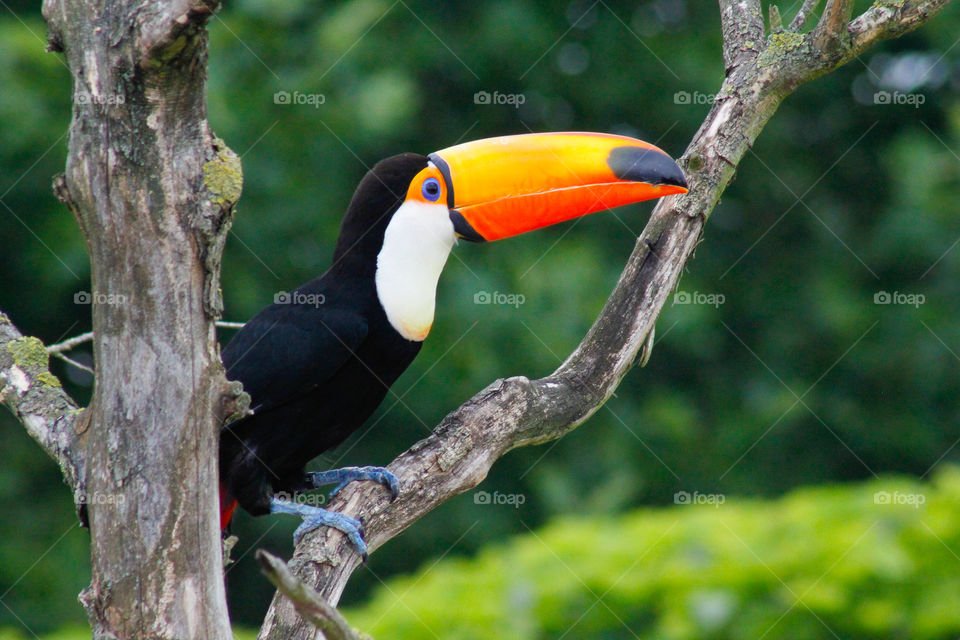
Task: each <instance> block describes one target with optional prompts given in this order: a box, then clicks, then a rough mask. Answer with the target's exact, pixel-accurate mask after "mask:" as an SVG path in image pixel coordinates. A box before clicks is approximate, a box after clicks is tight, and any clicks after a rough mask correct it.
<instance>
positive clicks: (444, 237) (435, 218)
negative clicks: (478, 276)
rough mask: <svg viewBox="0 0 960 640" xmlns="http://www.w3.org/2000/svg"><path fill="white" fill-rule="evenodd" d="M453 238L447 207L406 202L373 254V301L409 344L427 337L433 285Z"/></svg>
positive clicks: (430, 321) (444, 261)
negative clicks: (374, 290)
mask: <svg viewBox="0 0 960 640" xmlns="http://www.w3.org/2000/svg"><path fill="white" fill-rule="evenodd" d="M456 238H457V237H456V235H455V234H454V231H453V223H452V222H450V211H449V210H448V209H447V207H446V205H445V204H427V203H425V202H419V201H417V200H408V201H406V202H404V203H403V204H402V205H400V208H399V209H397V212H396V213H394V214H393V218H392V219H391V220H390V223H389V224H388V225H387V230H386V232H385V233H384V236H383V248H382V249H380V253H379V254H378V255H377V275H376V284H377V297H378V298H379V299H380V304H381V306H383V310H384V311H385V312H386V314H387V320H389V321H390V325H391V326H392V327H393V328H394V329H396V330H397V332H398V333H399V334H400V335H402V336H403V337H404V338H406V339H407V340H413V341H415V342H420V341H422V340H423V339H424V338H426V337H427V334H428V333H430V327H431V326H432V325H433V313H434V310H435V307H436V299H437V281H438V280H439V279H440V272H441V271H443V265H444V264H446V262H447V256H449V255H450V249H452V248H453V245H454V244H455V243H456Z"/></svg>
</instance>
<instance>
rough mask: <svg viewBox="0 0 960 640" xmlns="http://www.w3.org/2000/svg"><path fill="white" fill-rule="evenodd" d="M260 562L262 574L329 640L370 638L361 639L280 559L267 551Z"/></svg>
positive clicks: (340, 616) (328, 604)
mask: <svg viewBox="0 0 960 640" xmlns="http://www.w3.org/2000/svg"><path fill="white" fill-rule="evenodd" d="M257 560H258V561H259V562H260V570H261V571H263V573H264V575H266V576H267V579H269V580H270V582H272V583H273V585H274V586H275V587H276V588H277V590H278V591H279V592H280V593H282V594H283V595H285V596H286V597H288V598H289V599H290V601H291V602H292V603H293V606H294V608H296V610H297V612H298V613H299V614H300V615H301V616H303V618H304V619H305V620H306V621H307V622H309V623H310V624H312V625H314V626H315V627H317V628H318V629H320V631H322V632H323V633H324V635H325V636H326V637H327V640H361V638H369V636H361V635H360V634H358V633H357V632H356V631H355V630H354V629H353V628H351V627H350V625H349V624H348V623H347V620H346V618H344V617H343V616H342V615H340V612H339V611H337V610H336V608H335V607H333V606H332V605H331V604H330V603H329V602H327V601H326V600H324V599H323V598H321V597H320V594H319V593H317V592H316V591H314V590H313V589H311V588H310V587H308V586H307V585H305V584H303V582H302V581H301V580H300V579H299V578H297V577H296V576H295V575H293V572H292V571H290V568H289V567H287V565H286V563H285V562H284V561H283V560H281V559H280V558H278V557H276V556H275V555H273V554H270V553H267V552H266V551H264V550H263V549H258V550H257Z"/></svg>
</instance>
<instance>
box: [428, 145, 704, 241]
mask: <svg viewBox="0 0 960 640" xmlns="http://www.w3.org/2000/svg"><path fill="white" fill-rule="evenodd" d="M430 160H431V161H432V162H433V164H434V165H436V166H437V168H438V169H439V170H440V172H441V173H442V174H443V177H444V180H445V181H446V185H447V190H446V193H447V206H448V207H449V208H450V218H451V220H452V221H453V226H454V230H455V231H456V233H457V235H458V236H460V237H461V238H464V239H466V240H472V241H475V242H482V241H485V240H499V239H500V238H506V237H509V236H515V235H518V234H521V233H525V232H527V231H533V230H534V229H540V228H541V227H546V226H548V225H551V224H556V223H558V222H563V221H564V220H570V219H571V218H577V217H580V216H584V215H587V214H588V213H594V212H596V211H602V210H604V209H611V208H613V207H619V206H621V205H625V204H629V203H631V202H640V201H642V200H650V199H651V198H660V197H662V196H669V195H673V194H677V193H686V192H687V182H686V180H685V179H684V177H683V172H682V171H680V167H678V166H677V164H676V163H675V162H674V161H673V159H672V158H671V157H670V156H668V155H667V154H666V153H664V152H663V151H661V150H660V149H658V148H657V147H655V146H653V145H652V144H648V143H646V142H642V141H640V140H635V139H633V138H627V137H625V136H615V135H608V134H603V133H532V134H525V135H517V136H503V137H500V138H487V139H485V140H476V141H474V142H467V143H464V144H460V145H456V146H454V147H449V148H447V149H443V150H442V151H437V152H436V153H432V154H430Z"/></svg>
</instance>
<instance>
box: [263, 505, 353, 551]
mask: <svg viewBox="0 0 960 640" xmlns="http://www.w3.org/2000/svg"><path fill="white" fill-rule="evenodd" d="M270 513H289V514H291V515H296V516H300V517H301V518H303V522H302V523H301V524H300V526H299V527H297V530H296V531H294V532H293V544H294V545H298V544H300V540H301V539H302V538H303V536H304V535H305V534H306V533H308V532H310V531H313V530H314V529H317V528H319V527H333V528H334V529H336V530H337V531H341V532H343V533H344V534H345V535H346V536H347V538H349V539H350V542H351V543H352V544H353V547H354V548H355V549H356V550H357V553H358V554H360V558H361V559H362V560H363V561H364V562H366V561H367V543H366V541H365V540H364V539H363V524H362V523H361V522H360V521H359V520H357V519H356V518H351V517H350V516H347V515H344V514H342V513H338V512H336V511H329V510H327V509H321V508H320V507H313V506H310V505H306V504H297V503H295V502H287V501H286V500H278V499H277V498H273V499H272V500H270Z"/></svg>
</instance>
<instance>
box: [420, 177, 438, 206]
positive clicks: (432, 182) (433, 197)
mask: <svg viewBox="0 0 960 640" xmlns="http://www.w3.org/2000/svg"><path fill="white" fill-rule="evenodd" d="M420 193H422V194H423V197H424V198H426V199H427V200H429V201H430V202H436V201H437V200H439V199H440V181H439V180H437V179H436V178H427V179H426V180H424V181H423V186H422V187H420Z"/></svg>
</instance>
